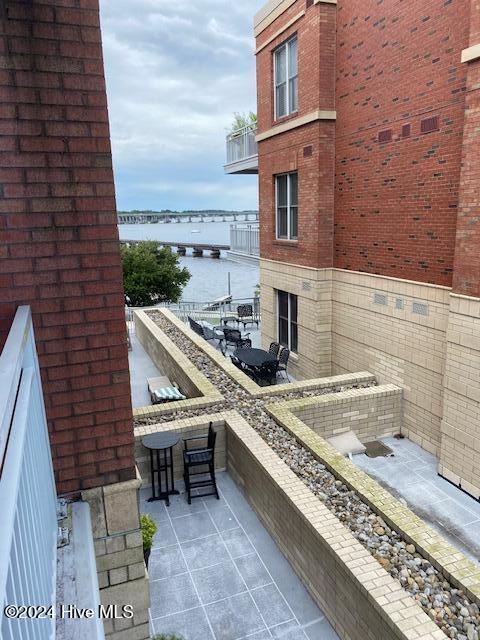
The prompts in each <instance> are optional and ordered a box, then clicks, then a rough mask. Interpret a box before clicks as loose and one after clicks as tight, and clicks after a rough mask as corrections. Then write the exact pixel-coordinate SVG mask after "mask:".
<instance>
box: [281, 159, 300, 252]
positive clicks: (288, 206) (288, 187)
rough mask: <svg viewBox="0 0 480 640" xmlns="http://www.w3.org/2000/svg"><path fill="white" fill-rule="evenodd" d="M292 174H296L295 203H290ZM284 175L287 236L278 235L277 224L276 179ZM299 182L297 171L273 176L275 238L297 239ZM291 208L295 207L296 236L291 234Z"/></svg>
mask: <svg viewBox="0 0 480 640" xmlns="http://www.w3.org/2000/svg"><path fill="white" fill-rule="evenodd" d="M292 175H296V176H297V204H294V205H292V200H291V178H290V176H292ZM284 176H287V237H286V238H285V237H283V236H279V224H278V189H279V186H278V179H279V178H283V177H284ZM298 185H299V182H298V171H290V172H288V173H278V174H277V175H276V176H275V238H276V239H277V240H293V241H296V240H298V200H299V197H298V196H299V188H298ZM292 209H296V216H297V224H296V227H297V235H296V236H292V225H291V221H292Z"/></svg>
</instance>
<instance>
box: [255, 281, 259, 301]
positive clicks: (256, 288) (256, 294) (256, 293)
mask: <svg viewBox="0 0 480 640" xmlns="http://www.w3.org/2000/svg"><path fill="white" fill-rule="evenodd" d="M254 295H255V298H259V297H260V283H258V284H256V285H255V290H254Z"/></svg>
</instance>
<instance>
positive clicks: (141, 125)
mask: <svg viewBox="0 0 480 640" xmlns="http://www.w3.org/2000/svg"><path fill="white" fill-rule="evenodd" d="M263 4H264V0H239V1H233V0H173V1H172V0H101V2H100V5H101V19H102V33H103V49H104V58H105V72H106V80H107V93H108V104H109V112H110V127H111V135H112V150H113V164H114V170H115V184H116V191H117V206H118V209H119V210H121V211H125V210H131V209H154V210H159V209H172V210H184V209H229V210H237V209H238V210H242V209H256V208H257V207H258V189H257V176H242V175H240V176H226V175H224V172H223V164H224V163H225V154H226V152H225V135H226V129H228V127H229V125H230V124H231V121H232V118H233V113H234V112H235V111H237V112H249V111H256V97H255V95H256V89H255V58H254V55H253V50H254V40H253V26H252V25H253V15H254V13H255V12H256V11H257V10H258V9H259V8H260V7H261V6H262V5H263Z"/></svg>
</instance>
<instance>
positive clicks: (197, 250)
mask: <svg viewBox="0 0 480 640" xmlns="http://www.w3.org/2000/svg"><path fill="white" fill-rule="evenodd" d="M141 242H145V241H144V240H120V244H126V245H135V244H140V243H141ZM157 242H158V243H159V245H160V246H162V247H176V249H177V253H178V255H179V256H185V255H187V249H192V252H193V253H192V255H193V257H194V258H201V257H202V256H203V252H204V251H210V257H211V258H220V253H221V252H222V251H230V245H229V244H215V243H208V242H207V243H202V242H195V241H192V242H165V241H163V240H158V241H157Z"/></svg>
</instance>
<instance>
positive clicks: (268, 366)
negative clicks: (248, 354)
mask: <svg viewBox="0 0 480 640" xmlns="http://www.w3.org/2000/svg"><path fill="white" fill-rule="evenodd" d="M277 369H278V360H276V361H275V362H264V363H263V364H262V365H261V366H260V367H256V368H255V369H254V370H252V373H253V377H254V380H255V382H256V383H257V384H259V385H260V386H261V387H264V386H265V385H272V384H275V383H276V381H277Z"/></svg>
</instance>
